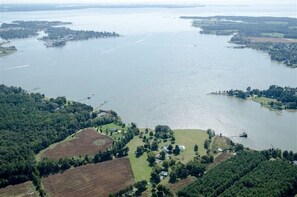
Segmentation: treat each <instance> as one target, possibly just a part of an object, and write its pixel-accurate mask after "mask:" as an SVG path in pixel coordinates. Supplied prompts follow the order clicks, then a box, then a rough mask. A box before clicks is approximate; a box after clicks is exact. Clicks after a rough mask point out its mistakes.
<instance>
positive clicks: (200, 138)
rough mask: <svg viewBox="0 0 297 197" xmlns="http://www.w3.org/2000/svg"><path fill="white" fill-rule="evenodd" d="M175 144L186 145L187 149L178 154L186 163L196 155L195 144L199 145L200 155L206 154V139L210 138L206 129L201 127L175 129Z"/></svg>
mask: <svg viewBox="0 0 297 197" xmlns="http://www.w3.org/2000/svg"><path fill="white" fill-rule="evenodd" d="M174 136H175V144H177V145H184V146H185V147H186V149H185V150H184V151H183V152H181V154H180V155H179V156H178V158H179V159H180V161H181V162H182V163H184V164H186V163H187V162H189V161H190V160H192V159H193V158H194V157H195V156H196V155H195V152H194V146H195V144H197V145H198V153H199V155H201V156H202V155H205V154H206V150H205V149H204V141H205V140H206V139H208V135H207V133H206V131H204V130H200V129H175V130H174Z"/></svg>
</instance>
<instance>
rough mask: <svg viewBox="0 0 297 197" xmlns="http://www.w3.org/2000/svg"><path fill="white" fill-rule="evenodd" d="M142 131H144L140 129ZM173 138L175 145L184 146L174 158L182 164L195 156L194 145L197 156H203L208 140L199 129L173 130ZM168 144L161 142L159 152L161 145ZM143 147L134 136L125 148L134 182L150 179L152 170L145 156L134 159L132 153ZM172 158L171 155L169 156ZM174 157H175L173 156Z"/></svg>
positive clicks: (204, 132)
mask: <svg viewBox="0 0 297 197" xmlns="http://www.w3.org/2000/svg"><path fill="white" fill-rule="evenodd" d="M140 130H141V131H143V130H144V129H140ZM174 136H175V144H174V145H173V146H175V145H184V146H185V147H186V149H185V150H184V151H183V152H181V154H180V155H178V156H176V159H178V160H179V161H181V162H182V163H187V162H189V161H190V160H192V159H193V158H194V157H195V156H196V155H195V152H194V146H195V144H197V145H198V147H199V148H198V152H199V155H201V156H202V155H205V154H206V151H205V149H204V141H205V139H207V138H208V135H207V133H206V131H203V130H199V129H177V130H174ZM169 143H170V141H168V142H165V143H164V142H161V143H160V144H159V150H160V149H161V148H162V146H163V145H165V144H169ZM140 145H143V142H142V139H140V138H139V137H138V136H135V137H134V138H133V140H131V141H130V142H129V143H128V144H127V146H128V147H129V155H128V158H129V159H130V163H131V167H132V170H133V174H134V177H135V181H141V180H147V181H149V179H150V173H151V171H152V168H151V167H149V166H148V162H147V161H146V159H147V154H146V153H144V154H143V155H142V156H141V157H139V158H136V157H135V155H134V153H135V151H136V148H137V146H140ZM171 156H173V154H172V155H171ZM174 157H175V156H174Z"/></svg>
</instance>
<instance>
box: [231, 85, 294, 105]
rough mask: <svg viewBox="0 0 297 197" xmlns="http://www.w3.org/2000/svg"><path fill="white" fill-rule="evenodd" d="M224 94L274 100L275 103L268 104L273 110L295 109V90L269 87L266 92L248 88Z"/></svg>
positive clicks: (243, 97) (274, 86)
mask: <svg viewBox="0 0 297 197" xmlns="http://www.w3.org/2000/svg"><path fill="white" fill-rule="evenodd" d="M226 94H227V95H229V96H236V97H238V98H242V99H246V98H248V97H254V96H257V97H265V98H270V99H276V100H277V101H271V102H270V103H269V105H270V107H271V108H273V109H297V88H291V87H280V86H276V85H271V86H270V87H269V88H268V89H267V90H259V89H251V88H250V87H248V88H247V90H246V91H242V90H229V91H226Z"/></svg>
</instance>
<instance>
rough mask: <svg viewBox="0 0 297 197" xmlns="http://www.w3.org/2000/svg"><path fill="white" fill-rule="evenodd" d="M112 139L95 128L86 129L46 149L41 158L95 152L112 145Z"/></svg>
mask: <svg viewBox="0 0 297 197" xmlns="http://www.w3.org/2000/svg"><path fill="white" fill-rule="evenodd" d="M111 145H112V139H111V138H110V137H108V136H106V135H102V134H100V133H98V132H97V131H96V130H95V129H91V128H90V129H85V130H84V131H81V132H78V133H76V134H75V135H74V136H73V139H69V140H65V141H63V142H60V143H58V144H56V145H55V146H54V147H50V148H48V149H46V150H45V151H44V152H43V153H42V154H41V156H40V157H41V158H45V157H47V158H52V159H57V160H58V159H60V158H63V157H74V156H79V155H81V156H85V155H87V154H94V153H97V152H98V151H100V150H106V149H107V148H109V147H111Z"/></svg>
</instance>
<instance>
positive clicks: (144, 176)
mask: <svg viewBox="0 0 297 197" xmlns="http://www.w3.org/2000/svg"><path fill="white" fill-rule="evenodd" d="M140 145H143V142H142V140H141V139H140V138H139V137H138V136H135V137H134V138H133V140H131V141H130V142H129V143H128V144H127V146H128V147H129V155H128V158H129V160H130V163H131V167H132V171H133V174H134V178H135V181H136V182H137V181H141V180H147V181H149V180H150V174H151V171H152V168H151V167H149V163H148V162H147V161H146V159H147V153H144V154H143V155H142V156H141V157H138V158H136V157H135V155H134V153H135V151H136V148H137V146H140Z"/></svg>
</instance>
